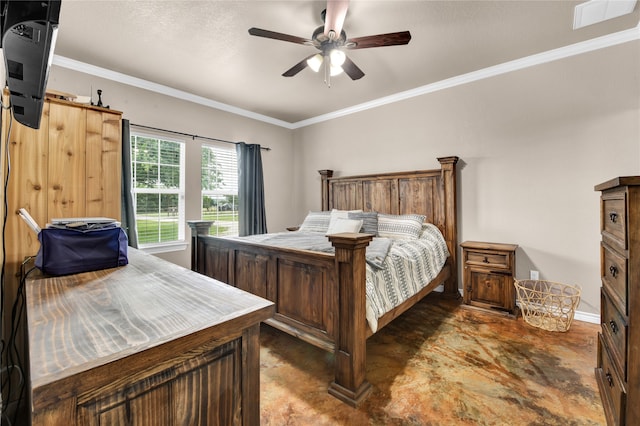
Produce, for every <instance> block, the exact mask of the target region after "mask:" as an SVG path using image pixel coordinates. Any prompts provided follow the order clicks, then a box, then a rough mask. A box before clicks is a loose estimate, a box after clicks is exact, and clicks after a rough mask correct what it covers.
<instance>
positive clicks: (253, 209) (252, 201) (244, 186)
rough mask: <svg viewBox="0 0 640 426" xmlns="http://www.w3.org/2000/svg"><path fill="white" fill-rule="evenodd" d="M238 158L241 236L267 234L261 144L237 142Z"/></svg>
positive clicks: (239, 228)
mask: <svg viewBox="0 0 640 426" xmlns="http://www.w3.org/2000/svg"><path fill="white" fill-rule="evenodd" d="M236 154H237V159H238V203H239V205H240V206H239V211H238V230H239V235H240V236H241V237H243V236H246V235H256V234H266V233H267V218H266V214H265V208H264V178H263V175H262V155H261V153H260V145H258V144H246V143H244V142H240V143H237V144H236Z"/></svg>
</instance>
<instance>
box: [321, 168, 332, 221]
mask: <svg viewBox="0 0 640 426" xmlns="http://www.w3.org/2000/svg"><path fill="white" fill-rule="evenodd" d="M318 173H320V179H321V191H320V192H321V194H322V199H321V200H320V201H321V204H320V209H321V210H324V211H327V210H329V179H331V178H332V177H333V170H328V169H327V170H318Z"/></svg>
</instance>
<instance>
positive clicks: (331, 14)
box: [324, 0, 349, 38]
mask: <svg viewBox="0 0 640 426" xmlns="http://www.w3.org/2000/svg"><path fill="white" fill-rule="evenodd" d="M348 9H349V0H327V11H326V15H325V18H324V35H326V36H327V37H329V32H330V31H333V32H334V34H335V36H336V38H337V37H340V33H341V32H342V27H343V26H344V18H345V17H346V16H347V10H348Z"/></svg>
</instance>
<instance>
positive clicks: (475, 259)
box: [465, 251, 511, 269]
mask: <svg viewBox="0 0 640 426" xmlns="http://www.w3.org/2000/svg"><path fill="white" fill-rule="evenodd" d="M465 262H466V263H467V264H468V265H482V266H487V267H489V268H500V269H508V268H509V267H510V266H509V265H510V263H511V262H510V259H509V254H508V253H487V252H484V253H483V252H476V251H468V252H467V258H466V259H465Z"/></svg>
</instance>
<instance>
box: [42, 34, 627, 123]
mask: <svg viewBox="0 0 640 426" xmlns="http://www.w3.org/2000/svg"><path fill="white" fill-rule="evenodd" d="M639 39H640V24H639V25H638V26H636V27H634V28H631V29H628V30H624V31H619V32H617V33H612V34H608V35H605V36H602V37H597V38H594V39H591V40H586V41H583V42H579V43H575V44H571V45H569V46H565V47H560V48H558V49H553V50H549V51H546V52H542V53H538V54H535V55H531V56H527V57H524V58H520V59H516V60H513V61H509V62H504V63H502V64H498V65H494V66H491V67H488V68H483V69H481V70H477V71H473V72H470V73H467V74H462V75H459V76H456V77H452V78H448V79H445V80H441V81H438V82H435V83H431V84H427V85H425V86H420V87H417V88H415V89H411V90H406V91H404V92H399V93H396V94H393V95H390V96H385V97H382V98H378V99H375V100H373V101H369V102H364V103H361V104H358V105H354V106H351V107H348V108H344V109H340V110H337V111H333V112H330V113H327V114H322V115H319V116H316V117H312V118H309V119H306V120H301V121H297V122H294V123H290V122H287V121H284V120H279V119H277V118H273V117H269V116H266V115H262V114H258V113H255V112H252V111H248V110H245V109H242V108H238V107H235V106H233V105H228V104H224V103H222V102H218V101H214V100H212V99H208V98H205V97H202V96H198V95H195V94H193V93H189V92H184V91H182V90H178V89H174V88H172V87H168V86H164V85H162V84H157V83H153V82H151V81H147V80H143V79H141V78H137V77H132V76H129V75H126V74H123V73H119V72H116V71H112V70H109V69H106V68H101V67H97V66H95V65H90V64H87V63H84V62H80V61H76V60H74V59H70V58H66V57H64V56H59V55H54V57H53V64H54V65H57V66H59V67H63V68H68V69H71V70H74V71H78V72H82V73H85V74H90V75H95V76H96V77H101V78H105V79H107V80H113V81H116V82H118V83H122V84H127V85H129V86H134V87H138V88H141V89H145V90H149V91H152V92H156V93H160V94H163V95H166V96H171V97H174V98H177V99H182V100H185V101H189V102H193V103H196V104H200V105H203V106H206V107H209V108H214V109H218V110H221V111H226V112H229V113H232V114H237V115H240V116H243V117H247V118H251V119H254V120H258V121H262V122H265V123H269V124H273V125H276V126H280V127H284V128H287V129H292V130H293V129H299V128H302V127H307V126H310V125H312V124H317V123H322V122H324V121H328V120H333V119H335V118H339V117H344V116H346V115H350V114H355V113H358V112H361V111H365V110H368V109H372V108H377V107H380V106H383V105H388V104H392V103H395V102H400V101H403V100H406V99H410V98H413V97H416V96H422V95H426V94H428V93H433V92H437V91H440V90H445V89H449V88H452V87H456V86H461V85H463V84H468V83H472V82H475V81H479V80H483V79H485V78H491V77H495V76H498V75H501V74H506V73H509V72H513V71H518V70H522V69H525V68H529V67H533V66H536V65H540V64H545V63H548V62H553V61H557V60H560V59H564V58H569V57H571V56H576V55H581V54H583V53H588V52H592V51H595V50H599V49H604V48H607V47H612V46H616V45H619V44H623V43H627V42H630V41H634V40H639Z"/></svg>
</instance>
